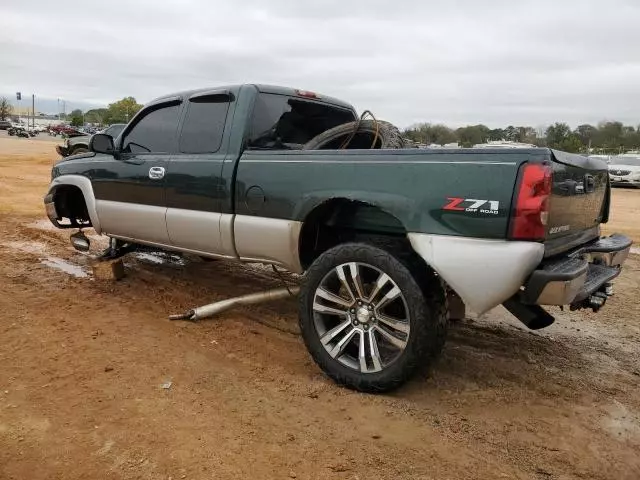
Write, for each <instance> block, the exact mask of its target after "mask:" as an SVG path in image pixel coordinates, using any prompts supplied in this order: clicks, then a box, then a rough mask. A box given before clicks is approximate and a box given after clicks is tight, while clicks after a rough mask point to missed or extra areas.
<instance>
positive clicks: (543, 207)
mask: <svg viewBox="0 0 640 480" xmlns="http://www.w3.org/2000/svg"><path fill="white" fill-rule="evenodd" d="M552 180H553V169H552V168H551V166H550V165H545V164H540V163H528V164H525V165H524V167H523V170H522V176H521V180H520V185H519V187H518V196H517V197H516V206H515V209H514V212H513V217H512V218H511V235H510V238H511V239H513V240H544V237H545V233H546V227H547V220H548V219H549V197H550V196H551V185H552V183H553V182H552Z"/></svg>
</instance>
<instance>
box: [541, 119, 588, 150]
mask: <svg viewBox="0 0 640 480" xmlns="http://www.w3.org/2000/svg"><path fill="white" fill-rule="evenodd" d="M546 137H547V145H548V146H549V147H550V148H556V149H558V150H563V151H565V152H570V153H578V152H581V151H582V150H584V145H583V144H582V142H581V141H580V137H579V136H578V135H576V134H575V133H573V132H572V131H571V128H569V125H567V124H566V123H560V122H556V123H554V124H553V125H551V126H550V127H549V128H547V131H546Z"/></svg>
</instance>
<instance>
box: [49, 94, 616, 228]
mask: <svg viewBox="0 0 640 480" xmlns="http://www.w3.org/2000/svg"><path fill="white" fill-rule="evenodd" d="M215 91H216V92H226V93H225V95H226V94H228V95H229V98H230V101H229V107H228V111H227V113H226V118H225V119H224V122H223V125H224V131H223V133H222V137H221V141H220V146H219V149H218V150H217V151H215V152H214V153H210V154H197V155H194V154H184V153H180V152H178V151H170V152H164V153H161V154H158V153H154V154H152V153H138V154H136V155H133V154H122V155H116V157H115V158H114V157H113V156H111V155H103V154H98V155H96V154H93V153H90V154H85V155H81V156H76V157H70V158H68V159H65V160H64V161H61V162H59V163H58V164H57V165H56V166H55V167H54V171H53V175H54V176H58V175H65V174H79V175H84V176H86V177H88V178H90V179H91V181H92V185H93V187H94V193H95V196H96V199H97V200H112V201H118V202H132V203H141V204H148V205H154V206H164V207H167V208H178V209H185V210H196V211H205V212H219V213H222V214H239V215H248V216H259V217H267V218H277V219H287V220H296V221H304V220H305V218H306V217H307V215H309V213H310V212H312V211H313V210H314V209H315V208H317V207H318V206H320V205H322V204H324V203H325V202H327V201H331V200H334V199H346V200H352V201H357V202H362V203H364V204H368V205H373V206H376V207H378V208H379V209H381V210H382V211H384V212H386V213H388V214H391V215H393V216H394V217H395V218H396V219H398V220H399V222H400V223H401V224H402V226H403V228H404V229H405V230H406V231H408V232H422V233H431V234H440V235H459V236H468V237H476V238H488V239H501V238H506V237H507V236H508V228H509V221H510V218H511V216H512V209H513V198H514V193H515V190H516V187H517V185H518V175H519V171H520V166H521V165H522V164H524V163H526V162H548V163H553V164H554V169H555V170H556V173H557V178H558V182H565V183H563V184H562V185H565V186H566V185H570V184H571V185H574V184H578V183H580V182H582V181H583V178H582V177H583V176H584V172H585V169H584V168H583V167H584V165H583V164H581V163H580V162H581V160H576V159H571V158H569V157H566V158H561V159H560V160H559V162H558V159H557V158H555V157H554V155H553V153H552V151H551V150H549V149H543V148H531V149H403V150H317V151H305V150H273V149H251V148H248V143H247V142H248V138H249V135H250V124H251V119H252V115H253V112H254V105H255V104H256V99H257V98H258V96H259V95H261V94H262V93H264V92H267V93H270V94H275V95H284V96H295V95H296V93H297V92H298V91H295V90H293V89H287V88H282V87H268V86H256V85H242V86H232V87H218V88H216V89H215ZM203 92H204V93H206V92H207V90H197V91H190V92H181V93H179V94H174V95H170V96H167V97H162V98H160V99H156V100H154V101H153V102H151V103H150V104H149V105H151V106H152V107H151V108H153V105H157V104H161V103H163V102H167V101H168V102H176V103H177V104H178V105H179V106H178V109H179V111H178V113H177V121H176V125H175V129H172V130H171V131H170V132H168V133H167V135H169V136H170V135H175V136H176V138H177V136H178V135H179V134H180V129H181V127H182V124H183V122H184V117H185V110H186V107H185V106H184V105H185V104H186V103H187V101H189V99H190V98H193V96H194V95H201V94H203ZM310 101H312V102H316V103H323V102H324V103H326V104H328V105H332V106H334V107H337V108H344V109H345V111H347V112H348V111H349V110H353V109H352V107H351V106H350V105H348V104H346V103H344V102H341V101H339V100H336V99H332V98H329V97H319V98H318V99H312V100H310ZM145 108H147V107H145ZM144 112H145V109H143V110H142V111H141V112H139V113H138V115H137V116H136V117H134V119H132V123H130V124H129V125H128V126H127V129H126V130H125V131H124V132H123V134H122V135H121V136H120V137H119V139H120V141H122V138H123V136H125V135H126V133H127V131H128V130H129V129H130V128H131V124H135V121H136V118H137V117H138V116H139V115H143V114H144ZM353 115H354V117H355V113H354V114H353ZM116 147H118V146H116ZM556 156H559V157H561V156H562V155H561V154H560V152H556ZM579 158H582V159H583V160H584V157H579ZM563 160H564V161H565V162H566V164H562V163H561V162H562V161H563ZM583 160H582V161H583ZM572 162H573V163H575V162H577V164H574V165H572ZM153 166H161V167H163V168H165V169H166V176H165V177H164V179H163V180H162V181H149V178H148V176H147V171H148V170H149V168H150V167H153ZM591 167H592V170H593V171H594V172H596V175H595V177H596V178H595V181H596V191H595V192H593V193H592V194H591V195H589V196H587V195H584V193H586V192H580V191H577V190H576V189H575V188H573V187H572V188H573V190H571V192H570V194H568V195H565V197H571V201H570V202H568V200H567V199H566V198H564V199H562V198H560V197H561V196H562V195H561V194H560V193H559V192H560V191H561V190H562V188H563V187H562V186H561V185H560V186H558V185H556V183H557V182H556V183H554V195H553V198H552V202H553V205H555V206H556V207H557V208H556V210H557V211H556V212H555V213H554V215H553V218H552V223H551V224H550V225H555V224H556V223H557V221H558V219H559V220H560V223H562V222H566V224H568V225H570V227H569V230H563V229H559V230H560V231H559V232H558V233H559V235H558V236H562V235H568V234H570V233H572V232H573V231H575V230H579V229H584V228H586V227H587V226H593V225H597V223H598V222H599V221H600V220H601V219H602V218H601V217H600V218H596V216H593V210H594V208H596V206H600V205H601V204H602V199H603V196H604V192H605V190H606V187H607V181H606V177H605V176H603V175H602V174H601V169H602V165H600V164H598V165H592V166H591ZM605 167H606V166H605ZM572 182H573V183H572ZM581 194H583V195H582V197H580V201H579V202H577V203H576V202H574V201H573V200H575V199H576V197H578V196H579V195H581ZM563 202H564V205H563ZM553 205H552V206H553ZM576 205H578V207H579V212H578V211H576V210H575V209H576ZM598 208H599V207H598ZM600 210H602V209H600ZM591 217H593V218H591ZM563 228H566V227H563Z"/></svg>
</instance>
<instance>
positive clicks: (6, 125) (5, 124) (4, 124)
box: [0, 120, 11, 130]
mask: <svg viewBox="0 0 640 480" xmlns="http://www.w3.org/2000/svg"><path fill="white" fill-rule="evenodd" d="M10 128H11V122H10V121H9V120H0V130H9V129H10Z"/></svg>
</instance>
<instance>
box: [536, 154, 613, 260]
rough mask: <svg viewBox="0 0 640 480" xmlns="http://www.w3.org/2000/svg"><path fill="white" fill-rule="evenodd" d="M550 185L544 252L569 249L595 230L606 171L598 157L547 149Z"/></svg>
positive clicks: (602, 203)
mask: <svg viewBox="0 0 640 480" xmlns="http://www.w3.org/2000/svg"><path fill="white" fill-rule="evenodd" d="M551 159H552V161H553V189H552V195H551V200H550V205H549V207H550V209H549V219H548V222H547V239H546V246H547V248H546V251H547V254H548V255H549V254H556V253H560V252H562V251H565V250H569V249H571V248H573V247H575V246H577V245H579V244H581V243H584V242H586V241H588V240H590V239H592V238H595V237H597V236H598V234H599V230H598V227H599V225H600V223H601V222H602V221H603V219H604V217H605V216H606V214H607V202H606V199H607V197H608V189H609V174H608V168H607V164H606V163H605V162H603V161H602V160H599V159H595V158H588V157H583V156H580V155H574V154H570V153H565V152H561V151H557V150H552V151H551Z"/></svg>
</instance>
